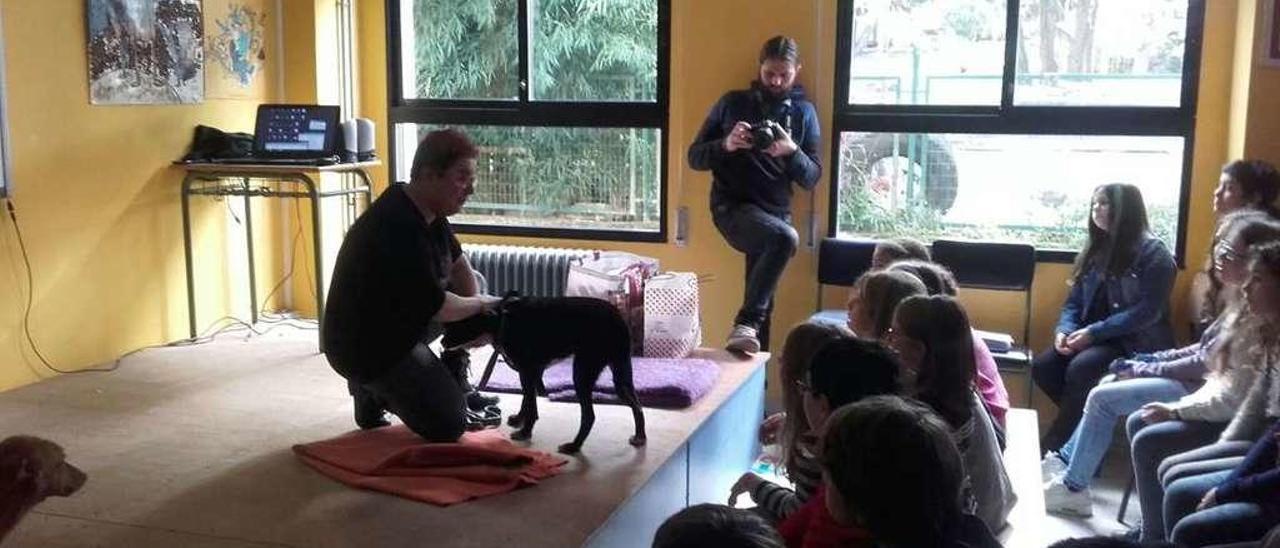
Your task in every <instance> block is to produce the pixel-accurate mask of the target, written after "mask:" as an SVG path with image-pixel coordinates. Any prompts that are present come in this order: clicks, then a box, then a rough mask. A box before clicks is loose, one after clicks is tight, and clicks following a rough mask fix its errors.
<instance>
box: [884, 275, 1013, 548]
mask: <svg viewBox="0 0 1280 548" xmlns="http://www.w3.org/2000/svg"><path fill="white" fill-rule="evenodd" d="M886 342H887V343H888V344H889V347H890V348H892V349H893V350H894V351H895V352H896V353H897V354H898V360H899V363H900V364H901V366H902V374H901V382H902V390H903V393H904V394H905V395H907V396H910V397H913V398H916V399H919V400H920V401H922V402H924V403H926V404H928V405H929V407H932V408H933V410H934V411H936V412H937V413H938V415H940V416H942V418H943V419H944V420H946V421H947V424H948V425H949V426H950V427H951V432H952V435H953V437H954V438H955V440H956V445H957V446H959V447H960V452H961V454H962V455H963V457H964V465H965V466H964V467H965V470H966V471H968V474H969V479H970V484H969V486H970V489H971V493H972V495H973V499H974V503H975V507H974V509H973V510H974V514H975V515H977V516H978V517H979V518H980V519H981V520H982V521H983V523H985V524H986V525H987V527H989V528H991V530H992V531H999V530H1000V529H1001V528H1003V527H1004V524H1005V520H1006V518H1007V517H1008V515H1009V511H1010V510H1011V509H1012V508H1013V504H1014V502H1015V501H1016V500H1017V497H1016V496H1014V494H1013V488H1012V485H1011V484H1010V483H1009V476H1008V474H1007V473H1006V472H1005V467H1004V459H1003V457H1002V455H1001V453H1000V447H999V445H998V444H997V442H996V435H995V428H994V426H993V425H992V422H991V418H990V416H988V414H987V412H986V409H985V408H984V407H983V405H982V400H981V399H980V398H979V397H978V395H977V394H976V393H975V392H974V379H975V376H976V372H975V365H974V359H973V335H972V333H971V332H970V328H969V318H968V316H967V315H966V314H965V311H964V308H963V307H962V306H961V305H960V303H959V301H957V300H955V299H953V298H951V297H948V296H945V295H935V296H930V297H926V296H916V297H910V298H908V299H906V300H904V301H902V304H899V305H898V307H897V310H896V311H895V313H894V316H893V327H892V329H891V331H890V333H889V335H888V336H887V337H886Z"/></svg>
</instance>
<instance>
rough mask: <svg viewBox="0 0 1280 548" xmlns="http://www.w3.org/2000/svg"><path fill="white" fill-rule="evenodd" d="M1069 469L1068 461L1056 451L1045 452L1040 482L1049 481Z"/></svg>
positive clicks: (1041, 461)
mask: <svg viewBox="0 0 1280 548" xmlns="http://www.w3.org/2000/svg"><path fill="white" fill-rule="evenodd" d="M1066 471H1067V462H1066V461H1064V460H1062V457H1060V456H1058V453H1057V452H1055V451H1049V452H1048V453H1045V455H1044V458H1043V459H1040V482H1041V483H1049V482H1050V481H1053V478H1056V477H1058V476H1061V475H1062V474H1063V473H1064V472H1066Z"/></svg>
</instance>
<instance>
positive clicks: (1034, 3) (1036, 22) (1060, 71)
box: [1013, 0, 1187, 107]
mask: <svg viewBox="0 0 1280 548" xmlns="http://www.w3.org/2000/svg"><path fill="white" fill-rule="evenodd" d="M1020 1H1021V3H1020V4H1019V6H1020V8H1019V10H1020V11H1019V15H1018V16H1019V19H1021V24H1020V25H1019V31H1018V32H1019V36H1018V61H1017V62H1018V66H1017V75H1018V76H1017V85H1016V86H1015V88H1014V94H1013V98H1014V103H1015V104H1019V105H1086V106H1098V105H1111V106H1163V107H1176V106H1179V105H1180V104H1181V102H1182V56H1183V51H1184V50H1185V49H1186V38H1187V36H1186V26H1187V0H1074V1H1072V2H1063V1H1061V0H1020Z"/></svg>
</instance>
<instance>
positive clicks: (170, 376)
mask: <svg viewBox="0 0 1280 548" xmlns="http://www.w3.org/2000/svg"><path fill="white" fill-rule="evenodd" d="M315 336H316V335H315V331H312V330H300V329H291V328H279V329H276V330H273V331H272V332H270V333H268V334H266V335H261V336H255V337H253V338H251V339H246V338H245V337H244V335H243V334H242V333H241V334H236V333H228V334H224V335H222V336H221V337H219V338H218V339H217V340H216V341H214V342H211V343H207V344H202V345H198V346H188V347H169V348H157V349H151V350H146V351H143V352H140V353H138V354H135V355H133V356H130V357H129V358H127V359H125V360H124V362H123V363H122V365H121V367H120V368H119V370H117V371H115V372H112V373H91V374H80V375H64V376H61V377H57V378H53V379H50V380H47V381H45V382H41V383H38V384H35V385H30V386H26V387H23V388H20V389H16V390H11V391H8V392H5V393H3V394H0V431H3V432H6V433H11V434H16V433H26V434H34V435H38V436H42V437H46V438H49V439H51V440H54V441H56V442H58V443H60V444H62V445H63V446H64V447H65V448H66V450H67V454H68V456H69V460H70V461H71V462H72V463H74V464H76V465H77V466H80V467H81V468H82V469H83V470H85V472H86V473H88V475H89V482H88V483H87V484H86V485H85V487H84V489H83V490H81V491H80V492H79V493H77V494H76V495H74V496H72V497H70V498H65V499H49V500H48V501H46V502H45V503H43V504H42V505H41V506H39V507H38V508H37V509H36V510H35V511H33V513H32V514H31V515H29V516H28V517H27V519H26V520H25V521H24V522H23V523H21V524H20V525H19V527H18V529H17V530H16V531H14V533H13V534H12V536H11V537H10V539H8V540H9V543H8V544H7V546H45V547H63V546H68V547H69V546H130V547H144V546H165V547H168V546H184V547H200V548H203V547H210V548H213V547H217V548H231V547H249V546H316V545H329V546H375V545H388V544H407V543H413V542H414V541H417V543H422V542H423V541H424V540H425V539H427V538H429V537H426V536H419V535H422V534H424V533H423V532H421V531H417V532H415V531H413V530H412V529H413V528H412V527H410V528H407V529H406V528H404V527H400V528H399V529H397V530H394V531H385V532H381V531H380V532H377V533H373V534H372V535H370V534H368V533H367V532H365V531H354V530H351V528H344V527H343V524H344V523H347V522H348V520H380V519H385V520H386V521H387V523H397V524H403V522H404V520H406V519H410V518H411V517H412V516H414V515H415V512H421V511H422V508H423V505H420V504H419V503H414V502H410V501H404V500H401V499H394V498H392V497H386V496H382V495H375V494H370V493H367V492H361V491H356V490H354V489H349V488H346V487H343V486H341V485H339V484H337V483H336V482H332V481H329V480H327V479H325V478H322V477H319V476H318V474H316V473H315V472H313V471H312V470H311V469H309V468H307V467H305V466H303V465H302V464H301V463H299V462H298V461H297V460H296V459H295V457H294V456H293V454H292V452H291V450H290V447H291V446H292V445H293V444H295V443H303V442H309V441H314V440H317V439H323V438H327V437H331V436H333V435H335V434H337V433H341V432H345V431H347V430H350V429H351V428H352V424H351V418H350V413H351V408H350V399H349V397H348V396H347V394H346V389H345V385H344V383H343V381H342V380H341V379H340V378H339V377H338V376H337V375H335V374H334V373H333V372H332V371H331V370H330V369H329V368H328V366H327V365H326V363H325V362H324V359H323V357H322V356H320V355H319V354H317V353H316V339H315ZM1124 462H1125V459H1124V456H1123V455H1114V454H1113V455H1110V456H1109V457H1108V459H1107V461H1106V462H1105V463H1104V467H1105V470H1104V473H1103V475H1102V477H1101V478H1100V479H1099V481H1098V482H1097V484H1096V485H1095V487H1094V494H1095V499H1096V501H1097V502H1096V505H1095V515H1094V518H1093V519H1091V520H1074V519H1064V518H1058V517H1053V516H1048V517H1045V518H1044V521H1043V527H1042V536H1041V538H1042V539H1045V544H1048V543H1049V542H1050V541H1052V540H1055V539H1061V538H1067V537H1070V536H1086V535H1091V534H1107V533H1112V532H1115V531H1117V530H1119V529H1120V528H1121V526H1120V525H1119V524H1117V523H1116V522H1115V519H1114V516H1115V510H1116V508H1117V507H1118V503H1119V498H1120V490H1121V489H1122V488H1123V483H1124V480H1125V479H1126V478H1127V476H1126V474H1127V471H1126V469H1125V468H1124V466H1123V465H1124ZM1136 513H1137V508H1136V503H1135V504H1131V505H1130V515H1131V516H1136ZM393 533H394V534H397V535H405V534H414V536H411V537H409V538H395V539H393V538H392V537H391V536H388V535H392V534H393ZM415 533H416V534H415ZM426 543H427V544H429V543H430V542H429V541H426ZM1010 548H1023V547H1010Z"/></svg>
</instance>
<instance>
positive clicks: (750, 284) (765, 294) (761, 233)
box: [711, 203, 800, 329]
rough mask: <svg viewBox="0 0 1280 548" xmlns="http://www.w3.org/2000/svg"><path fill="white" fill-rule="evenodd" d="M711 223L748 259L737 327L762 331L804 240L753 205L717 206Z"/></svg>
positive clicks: (780, 219)
mask: <svg viewBox="0 0 1280 548" xmlns="http://www.w3.org/2000/svg"><path fill="white" fill-rule="evenodd" d="M711 219H712V221H714V222H715V224H716V229H717V230H719V231H720V234H721V235H722V236H724V239H725V241H727V242H729V245H730V246H732V247H733V248H734V249H736V250H738V251H739V252H741V253H743V254H745V255H746V256H747V281H746V287H745V289H744V292H743V296H742V308H740V309H738V316H737V317H736V318H735V319H734V321H733V323H735V324H742V325H749V326H751V327H754V328H757V329H758V328H760V327H761V326H762V325H763V324H764V323H765V318H766V316H768V313H769V307H770V305H771V304H772V302H773V293H774V291H776V290H777V288H778V280H781V279H782V271H783V270H785V269H786V267H787V261H790V260H791V256H792V255H795V253H796V246H797V245H799V241H800V236H799V234H797V233H796V229H795V228H792V227H791V223H790V221H789V220H788V219H787V218H785V217H779V216H775V215H773V214H770V213H769V212H767V211H765V210H763V209H761V208H760V206H757V205H755V204H750V203H736V204H735V203H721V204H713V205H712V206H711Z"/></svg>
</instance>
